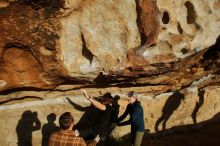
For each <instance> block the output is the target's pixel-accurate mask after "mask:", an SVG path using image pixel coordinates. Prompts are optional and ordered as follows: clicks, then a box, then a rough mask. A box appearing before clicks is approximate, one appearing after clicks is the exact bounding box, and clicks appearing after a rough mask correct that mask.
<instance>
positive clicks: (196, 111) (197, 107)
mask: <svg viewBox="0 0 220 146" xmlns="http://www.w3.org/2000/svg"><path fill="white" fill-rule="evenodd" d="M204 95H205V90H199V93H198V96H199V102H196V106H195V109H194V110H193V113H192V119H193V123H194V124H197V120H196V115H197V113H198V111H199V109H200V108H201V106H202V105H203V103H204Z"/></svg>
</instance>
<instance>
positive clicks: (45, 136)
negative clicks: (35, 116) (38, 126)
mask: <svg viewBox="0 0 220 146" xmlns="http://www.w3.org/2000/svg"><path fill="white" fill-rule="evenodd" d="M55 120H56V115H55V114H54V113H51V114H49V115H48V116H47V121H48V122H47V123H46V124H44V125H43V127H42V130H41V133H42V146H48V144H49V138H50V135H51V134H52V133H53V132H54V131H58V130H59V126H56V124H55V123H54V122H55Z"/></svg>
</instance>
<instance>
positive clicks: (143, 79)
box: [0, 0, 220, 146]
mask: <svg viewBox="0 0 220 146" xmlns="http://www.w3.org/2000/svg"><path fill="white" fill-rule="evenodd" d="M79 89H86V90H87V91H88V93H89V95H91V96H93V97H98V96H102V95H103V94H105V93H106V92H111V93H112V95H119V96H120V97H121V99H120V100H119V101H118V102H119V105H120V114H122V112H123V111H124V110H125V107H126V104H127V101H126V94H127V93H128V92H129V91H131V90H134V91H136V92H137V93H138V94H139V95H140V98H139V100H140V101H141V102H142V105H143V107H144V115H145V127H146V135H145V138H144V140H143V145H144V146H145V145H152V146H154V145H158V146H160V145H161V146H162V145H163V146H165V145H170V143H169V142H170V141H171V140H172V141H173V143H172V145H178V146H181V145H193V146H197V145H204V146H209V145H214V146H215V145H216V146H217V145H218V143H219V140H218V138H217V137H216V135H219V133H218V132H217V130H218V129H219V124H216V122H218V121H219V120H220V117H219V112H220V96H219V95H220V1H219V0H206V1H205V0H203V1H197V0H179V1H176V0H0V115H1V117H3V118H1V119H0V124H1V125H4V126H3V127H2V129H1V130H0V134H1V135H7V136H6V137H3V136H2V137H0V145H5V146H6V145H7V146H15V145H22V146H25V145H31V144H32V145H33V146H35V145H36V146H38V145H42V146H43V145H45V146H46V145H47V142H48V137H49V135H50V134H51V132H53V131H54V130H57V126H58V117H59V116H60V115H61V114H62V113H63V112H64V111H70V112H71V113H73V115H74V117H75V119H76V121H75V122H76V123H77V122H79V121H81V120H82V119H84V113H85V112H86V110H85V111H83V110H79V108H76V107H81V108H80V109H84V108H83V107H89V103H88V101H86V100H85V99H84V98H82V93H81V92H80V91H79ZM67 97H69V99H70V100H71V102H70V101H68V100H67ZM70 103H74V104H70ZM74 105H75V106H74ZM85 109H87V108H85ZM85 121H87V118H85ZM213 123H215V124H213ZM27 129H28V130H27ZM129 130H130V129H129V126H126V127H118V128H116V129H115V130H114V131H113V134H112V135H113V139H112V141H111V143H110V144H109V145H128V144H127V143H126V141H128V137H129ZM191 139H194V141H192V143H188V141H191ZM201 139H202V140H201ZM205 139H207V141H206V140H205ZM114 142H115V143H114ZM124 142H125V143H124ZM208 142H210V143H208ZM212 142H213V143H212Z"/></svg>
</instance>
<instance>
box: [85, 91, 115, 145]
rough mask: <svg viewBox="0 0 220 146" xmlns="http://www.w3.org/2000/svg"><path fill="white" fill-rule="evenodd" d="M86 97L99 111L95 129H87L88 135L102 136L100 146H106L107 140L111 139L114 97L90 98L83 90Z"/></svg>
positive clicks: (108, 94)
mask: <svg viewBox="0 0 220 146" xmlns="http://www.w3.org/2000/svg"><path fill="white" fill-rule="evenodd" d="M81 91H82V92H83V94H84V97H85V98H86V99H87V100H88V101H90V102H91V104H92V105H93V106H95V107H96V109H98V111H97V112H98V114H99V115H98V118H96V119H95V120H94V121H95V124H94V126H93V127H90V128H89V129H87V135H91V136H93V137H94V136H96V135H100V143H99V145H105V142H106V139H108V137H109V131H110V125H111V124H112V123H111V122H112V121H111V120H112V114H113V110H114V106H113V104H114V103H113V97H112V96H111V93H105V94H104V95H103V96H102V97H100V98H99V100H96V99H94V98H92V97H90V96H89V95H88V94H87V92H86V90H83V89H82V90H81Z"/></svg>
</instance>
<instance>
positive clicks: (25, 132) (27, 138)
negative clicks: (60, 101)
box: [16, 110, 41, 146]
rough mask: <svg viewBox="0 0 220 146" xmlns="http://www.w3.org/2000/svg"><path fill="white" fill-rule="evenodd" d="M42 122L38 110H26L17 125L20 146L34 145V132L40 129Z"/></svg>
mask: <svg viewBox="0 0 220 146" xmlns="http://www.w3.org/2000/svg"><path fill="white" fill-rule="evenodd" d="M40 128H41V123H40V120H39V119H38V117H37V112H31V111H30V110H27V111H25V112H24V113H23V114H22V117H21V119H20V120H19V122H18V125H17V127H16V132H17V136H18V146H32V132H33V131H37V130H40Z"/></svg>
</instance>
